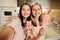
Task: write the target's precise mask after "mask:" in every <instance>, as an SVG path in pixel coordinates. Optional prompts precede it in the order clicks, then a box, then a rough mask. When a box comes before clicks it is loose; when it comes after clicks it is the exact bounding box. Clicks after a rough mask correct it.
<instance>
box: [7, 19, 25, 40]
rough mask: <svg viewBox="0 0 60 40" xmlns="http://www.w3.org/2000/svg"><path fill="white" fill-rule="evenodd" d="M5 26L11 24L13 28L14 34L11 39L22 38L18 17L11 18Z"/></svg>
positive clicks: (19, 39) (18, 39)
mask: <svg viewBox="0 0 60 40" xmlns="http://www.w3.org/2000/svg"><path fill="white" fill-rule="evenodd" d="M7 26H11V27H12V28H14V31H15V35H14V38H13V40H24V38H25V37H24V31H23V28H22V27H21V21H20V19H19V18H17V19H13V21H12V22H11V23H9V24H8V25H7Z"/></svg>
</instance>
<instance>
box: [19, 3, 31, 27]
mask: <svg viewBox="0 0 60 40" xmlns="http://www.w3.org/2000/svg"><path fill="white" fill-rule="evenodd" d="M24 5H28V6H29V7H30V10H31V6H30V4H28V3H23V4H22V5H21V7H20V10H19V18H20V20H21V25H22V27H23V28H24V26H25V24H24V23H23V16H22V13H21V10H22V7H23V6H24ZM26 20H27V21H30V20H31V12H30V15H29V17H27V19H26Z"/></svg>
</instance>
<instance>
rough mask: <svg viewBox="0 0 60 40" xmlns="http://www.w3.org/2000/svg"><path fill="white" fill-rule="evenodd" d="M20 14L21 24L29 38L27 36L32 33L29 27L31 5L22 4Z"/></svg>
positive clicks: (26, 38)
mask: <svg viewBox="0 0 60 40" xmlns="http://www.w3.org/2000/svg"><path fill="white" fill-rule="evenodd" d="M19 14H20V16H19V17H20V20H21V25H22V27H23V30H24V33H25V40H28V39H29V38H28V37H27V36H30V33H31V30H30V29H29V27H31V6H30V5H29V4H28V3H25V4H22V6H21V7H20V11H19ZM28 25H29V27H28ZM28 29H29V30H28ZM29 31H30V32H29Z"/></svg>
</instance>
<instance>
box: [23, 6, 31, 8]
mask: <svg viewBox="0 0 60 40" xmlns="http://www.w3.org/2000/svg"><path fill="white" fill-rule="evenodd" d="M22 8H30V6H29V5H23V7H22Z"/></svg>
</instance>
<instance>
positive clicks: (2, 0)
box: [0, 0, 17, 7]
mask: <svg viewBox="0 0 60 40" xmlns="http://www.w3.org/2000/svg"><path fill="white" fill-rule="evenodd" d="M0 6H9V7H17V0H0Z"/></svg>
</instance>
